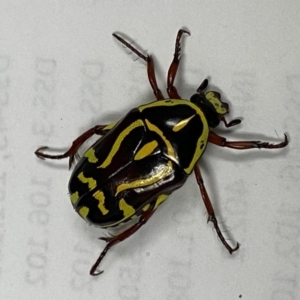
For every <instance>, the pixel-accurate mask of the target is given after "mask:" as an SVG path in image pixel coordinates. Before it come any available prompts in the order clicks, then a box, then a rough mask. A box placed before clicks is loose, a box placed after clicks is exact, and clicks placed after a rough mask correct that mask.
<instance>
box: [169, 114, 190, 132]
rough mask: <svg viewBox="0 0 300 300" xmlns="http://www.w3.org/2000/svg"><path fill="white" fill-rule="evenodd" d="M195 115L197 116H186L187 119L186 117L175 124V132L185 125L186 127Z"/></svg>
mask: <svg viewBox="0 0 300 300" xmlns="http://www.w3.org/2000/svg"><path fill="white" fill-rule="evenodd" d="M194 117H195V115H192V116H190V117H189V118H186V119H184V120H181V121H180V122H178V123H177V124H176V125H174V126H173V128H172V130H173V131H175V132H177V131H179V130H181V129H182V128H183V127H185V126H186V125H187V124H188V122H189V121H190V120H191V119H192V118H194Z"/></svg>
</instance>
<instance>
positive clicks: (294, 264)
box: [0, 0, 300, 300]
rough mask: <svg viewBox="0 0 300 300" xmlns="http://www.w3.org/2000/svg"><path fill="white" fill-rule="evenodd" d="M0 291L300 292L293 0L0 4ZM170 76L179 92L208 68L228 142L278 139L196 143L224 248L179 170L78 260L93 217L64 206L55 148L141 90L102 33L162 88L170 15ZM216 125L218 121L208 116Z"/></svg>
mask: <svg viewBox="0 0 300 300" xmlns="http://www.w3.org/2000/svg"><path fill="white" fill-rule="evenodd" d="M0 7H1V9H0V103H1V107H0V162H1V170H0V299H5V300H6V299H8V300H10V299H31V300H36V299H56V300H60V299H64V300H65V299H123V300H127V299H130V300H137V299H167V300H169V299H172V300H177V299H180V300H181V299H196V300H198V299H206V300H215V299H222V300H232V299H240V298H242V299H251V300H254V299H255V300H257V299H264V300H271V299H272V300H292V299H300V289H299V276H300V272H299V267H300V260H299V257H300V250H299V249H300V225H299V217H300V201H299V178H300V163H299V146H300V142H299V130H300V126H299V116H300V69H299V66H300V56H299V54H300V42H299V39H300V38H299V37H300V26H299V25H300V21H299V13H300V3H299V1H296V0H294V1H258V0H255V1H232V0H230V1H185V2H179V1H147V2H146V1H143V3H142V1H140V2H138V1H96V0H95V1H78V0H77V1H75V0H74V1H37V0H31V1H28V0H27V1H26V0H25V1H11V0H10V1H4V0H1V1H0ZM182 27H184V28H187V29H188V30H190V32H191V37H184V39H183V42H184V43H183V60H182V64H181V68H180V70H179V74H178V78H177V79H178V81H177V83H176V85H177V87H178V89H179V91H180V94H181V95H182V96H183V97H186V98H189V97H190V96H191V95H192V94H193V93H194V91H195V89H196V88H197V87H198V85H199V84H200V82H201V81H202V80H203V79H204V78H206V77H207V76H208V77H209V78H210V79H211V84H212V88H216V89H217V90H220V91H221V92H222V96H223V99H225V100H226V101H228V102H229V103H230V104H231V115H230V117H229V118H228V120H230V119H232V118H234V117H243V123H242V124H241V125H240V126H237V127H236V128H234V129H232V130H225V129H223V126H220V130H219V132H220V133H221V134H223V135H225V136H226V137H230V139H235V140H239V139H253V138H255V139H259V140H267V141H273V142H279V141H280V140H282V139H283V133H284V132H288V135H289V138H290V145H289V146H288V148H286V149H284V150H279V151H277V150H275V151H265V150H260V151H258V150H252V151H245V152H239V151H233V150H230V149H221V148H219V147H216V146H209V147H208V148H207V151H206V153H205V155H204V157H203V159H202V160H201V166H202V170H203V176H204V178H205V182H206V187H207V188H208V190H209V194H210V196H211V199H212V201H213V203H214V206H215V209H216V212H217V215H218V218H219V221H220V222H224V221H225V223H224V230H225V229H229V231H230V235H231V236H232V238H233V242H234V241H238V242H240V244H241V248H240V250H239V251H238V252H237V253H234V255H232V256H230V255H229V254H228V252H227V251H226V249H225V248H224V247H223V246H222V245H221V243H220V241H219V240H218V238H217V237H216V233H215V232H214V230H212V225H211V224H208V225H207V224H206V215H205V209H204V206H203V203H202V200H201V197H200V194H199V189H198V187H197V185H196V184H195V179H194V176H193V175H192V176H191V178H190V179H189V180H188V182H187V183H186V185H185V186H184V187H183V188H182V189H180V190H179V191H178V192H176V193H174V194H173V195H172V196H171V197H170V199H169V200H168V201H167V202H166V203H165V204H163V205H162V206H161V207H160V209H159V210H158V211H157V213H156V214H155V215H154V216H153V218H152V219H151V220H150V221H149V223H148V224H147V225H146V226H145V227H144V228H143V229H142V230H140V231H139V232H138V233H137V234H135V235H134V236H133V237H131V238H130V239H128V240H127V241H125V242H123V243H122V244H120V245H118V246H116V247H114V248H112V249H111V250H110V252H109V253H108V255H107V257H106V258H105V260H104V261H103V263H102V265H101V268H102V269H104V270H105V272H104V274H103V275H101V276H99V277H96V278H92V277H90V276H89V274H88V272H89V269H90V267H91V265H92V264H93V263H94V261H95V260H96V258H97V257H98V254H99V253H100V251H101V250H102V249H103V247H104V245H105V243H104V242H102V241H99V240H97V237H99V236H101V235H103V234H104V233H105V231H104V230H100V229H97V228H92V227H90V226H88V225H87V224H85V223H84V222H83V221H82V220H81V219H80V218H79V217H78V216H77V214H76V213H74V211H73V210H72V207H71V204H70V201H69V198H68V194H67V183H68V178H69V176H70V172H69V171H68V166H67V161H59V162H44V161H41V160H39V159H37V158H36V157H35V156H34V154H33V152H34V151H35V150H36V149H37V147H39V146H43V145H48V146H52V147H57V148H59V149H60V150H61V151H63V150H65V149H67V148H68V146H70V145H71V142H72V140H74V139H75V138H76V137H77V136H78V135H79V134H80V133H82V132H83V131H85V130H87V129H88V128H90V127H92V126H94V125H96V124H105V123H108V122H110V121H114V120H117V119H118V118H120V117H122V116H123V115H124V113H125V112H126V111H128V110H129V109H130V108H132V107H134V106H137V105H140V104H143V103H147V102H149V101H152V100H153V96H152V93H151V89H150V87H149V83H148V81H147V76H146V70H145V66H144V64H143V63H142V61H141V60H138V61H134V57H133V56H132V55H128V54H127V53H126V51H125V50H124V49H123V48H122V47H121V46H120V45H119V44H118V43H117V42H116V41H115V40H114V39H113V38H112V36H111V34H112V33H113V32H116V31H117V32H120V33H123V34H125V35H126V36H128V37H130V39H131V40H132V41H135V43H137V44H138V45H139V46H140V47H141V48H143V49H145V50H146V49H147V52H148V53H151V54H153V56H154V58H155V64H156V69H157V78H158V81H159V85H160V86H161V88H162V90H163V89H164V88H165V84H166V81H165V78H166V70H167V69H168V67H169V64H170V61H171V59H172V55H173V51H174V41H175V36H176V33H177V31H178V29H179V28H182ZM221 127H222V128H221Z"/></svg>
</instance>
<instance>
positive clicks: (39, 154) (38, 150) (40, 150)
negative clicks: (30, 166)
mask: <svg viewBox="0 0 300 300" xmlns="http://www.w3.org/2000/svg"><path fill="white" fill-rule="evenodd" d="M48 148H49V147H40V148H38V149H37V150H36V151H35V152H34V154H35V155H36V156H37V157H38V158H40V159H45V158H44V156H43V155H44V153H43V150H46V149H48Z"/></svg>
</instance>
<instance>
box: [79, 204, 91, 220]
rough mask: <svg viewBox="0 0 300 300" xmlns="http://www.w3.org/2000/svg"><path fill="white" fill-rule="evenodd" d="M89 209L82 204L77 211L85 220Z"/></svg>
mask: <svg viewBox="0 0 300 300" xmlns="http://www.w3.org/2000/svg"><path fill="white" fill-rule="evenodd" d="M89 211H90V209H89V208H88V207H86V206H83V207H81V208H80V209H79V211H78V213H79V215H80V216H81V217H82V218H83V219H85V220H86V217H87V215H88V213H89Z"/></svg>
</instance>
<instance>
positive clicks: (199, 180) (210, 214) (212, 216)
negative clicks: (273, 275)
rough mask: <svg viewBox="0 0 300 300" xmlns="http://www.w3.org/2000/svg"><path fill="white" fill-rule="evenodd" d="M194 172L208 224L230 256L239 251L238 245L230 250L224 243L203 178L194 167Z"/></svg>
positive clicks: (198, 169)
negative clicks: (210, 223) (213, 228)
mask: <svg viewBox="0 0 300 300" xmlns="http://www.w3.org/2000/svg"><path fill="white" fill-rule="evenodd" d="M194 172H195V176H196V180H197V183H198V185H199V188H200V192H201V195H202V199H203V202H204V205H205V207H206V210H207V212H208V220H207V221H208V222H209V221H210V222H212V223H213V224H214V227H215V229H216V232H217V234H218V237H219V239H220V240H221V242H222V243H223V245H224V246H225V248H226V249H227V250H228V252H229V253H230V254H232V252H234V251H236V250H238V249H239V243H237V245H236V246H235V248H232V247H231V246H230V245H229V244H228V243H227V241H226V239H225V238H224V236H223V234H222V232H221V230H220V228H219V225H218V221H217V218H216V216H215V212H214V208H213V206H212V204H211V202H210V199H209V196H208V194H207V191H206V188H205V186H204V182H203V178H202V175H201V172H200V168H199V167H198V166H197V165H195V167H194Z"/></svg>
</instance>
